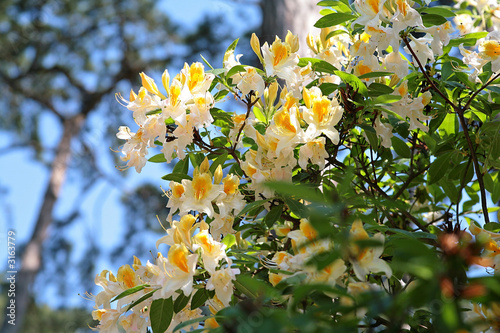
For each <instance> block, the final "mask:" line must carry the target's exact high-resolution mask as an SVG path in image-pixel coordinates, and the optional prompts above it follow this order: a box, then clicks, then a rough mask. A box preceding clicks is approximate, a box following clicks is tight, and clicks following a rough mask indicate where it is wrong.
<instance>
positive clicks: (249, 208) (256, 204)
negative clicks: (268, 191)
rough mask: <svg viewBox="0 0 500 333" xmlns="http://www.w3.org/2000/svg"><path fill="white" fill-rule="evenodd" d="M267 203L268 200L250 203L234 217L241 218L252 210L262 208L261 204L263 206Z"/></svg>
mask: <svg viewBox="0 0 500 333" xmlns="http://www.w3.org/2000/svg"><path fill="white" fill-rule="evenodd" d="M268 201H269V200H257V201H254V202H252V203H249V204H248V205H246V206H245V208H243V209H242V210H241V212H239V213H238V215H236V217H238V216H243V215H245V214H246V213H248V212H249V211H251V210H252V209H254V208H256V207H259V206H262V205H263V204H265V203H266V202H268Z"/></svg>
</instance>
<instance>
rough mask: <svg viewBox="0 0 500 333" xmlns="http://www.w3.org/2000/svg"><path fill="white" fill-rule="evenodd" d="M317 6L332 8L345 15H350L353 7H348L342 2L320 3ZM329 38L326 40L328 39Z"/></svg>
mask: <svg viewBox="0 0 500 333" xmlns="http://www.w3.org/2000/svg"><path fill="white" fill-rule="evenodd" d="M317 6H322V7H332V8H334V9H336V10H337V11H340V12H344V13H350V12H351V11H352V10H351V7H349V6H348V5H346V4H345V3H343V2H341V1H320V2H318V3H317ZM328 38H329V37H327V38H326V39H328Z"/></svg>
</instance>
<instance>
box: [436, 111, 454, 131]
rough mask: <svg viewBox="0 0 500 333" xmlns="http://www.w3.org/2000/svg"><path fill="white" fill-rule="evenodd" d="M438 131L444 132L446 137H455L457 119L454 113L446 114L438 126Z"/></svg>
mask: <svg viewBox="0 0 500 333" xmlns="http://www.w3.org/2000/svg"><path fill="white" fill-rule="evenodd" d="M438 130H439V131H440V132H441V131H444V132H445V133H446V135H449V136H451V135H455V133H456V132H457V131H458V117H457V116H456V115H455V114H454V113H448V114H447V115H446V116H445V118H444V120H443V122H442V123H441V125H440V126H439V128H438Z"/></svg>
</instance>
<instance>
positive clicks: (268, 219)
mask: <svg viewBox="0 0 500 333" xmlns="http://www.w3.org/2000/svg"><path fill="white" fill-rule="evenodd" d="M281 213H283V204H281V205H278V206H273V208H271V210H270V211H269V212H268V213H267V214H266V216H265V217H264V223H265V224H266V225H267V227H268V228H271V227H272V226H273V225H274V223H275V222H276V221H278V220H279V218H280V217H281Z"/></svg>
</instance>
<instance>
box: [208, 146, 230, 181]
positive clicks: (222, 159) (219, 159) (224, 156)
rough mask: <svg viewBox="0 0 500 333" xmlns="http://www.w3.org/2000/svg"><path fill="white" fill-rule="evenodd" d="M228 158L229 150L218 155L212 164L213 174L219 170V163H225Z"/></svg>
mask: <svg viewBox="0 0 500 333" xmlns="http://www.w3.org/2000/svg"><path fill="white" fill-rule="evenodd" d="M226 160H227V150H224V151H223V153H222V155H219V157H217V158H216V159H215V161H213V162H212V165H211V166H210V172H211V173H212V175H214V174H215V170H217V167H218V166H219V165H222V166H223V165H224V163H225V162H226Z"/></svg>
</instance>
